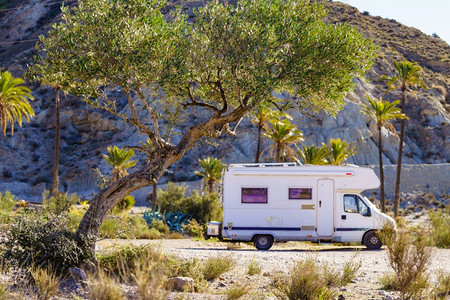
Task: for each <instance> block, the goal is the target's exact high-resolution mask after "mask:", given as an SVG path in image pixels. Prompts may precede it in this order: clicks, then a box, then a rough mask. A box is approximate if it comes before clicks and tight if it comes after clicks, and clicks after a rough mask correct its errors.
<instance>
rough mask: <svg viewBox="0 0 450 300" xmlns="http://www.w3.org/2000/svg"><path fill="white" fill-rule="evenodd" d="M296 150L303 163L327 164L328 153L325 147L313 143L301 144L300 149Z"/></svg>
mask: <svg viewBox="0 0 450 300" xmlns="http://www.w3.org/2000/svg"><path fill="white" fill-rule="evenodd" d="M297 152H298V155H299V156H300V158H301V159H302V161H303V163H304V164H310V165H326V164H328V161H327V159H326V157H327V154H328V149H327V148H324V147H316V146H315V145H312V146H306V145H303V147H302V149H301V150H300V149H299V148H297Z"/></svg>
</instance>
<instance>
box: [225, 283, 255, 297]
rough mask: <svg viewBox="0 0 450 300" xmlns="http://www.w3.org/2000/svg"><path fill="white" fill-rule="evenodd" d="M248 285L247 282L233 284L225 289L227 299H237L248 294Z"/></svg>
mask: <svg viewBox="0 0 450 300" xmlns="http://www.w3.org/2000/svg"><path fill="white" fill-rule="evenodd" d="M249 291H250V287H249V285H247V284H235V285H233V286H232V287H231V288H229V289H228V291H227V296H228V300H235V299H239V298H241V297H242V296H244V295H246V294H248V293H249Z"/></svg>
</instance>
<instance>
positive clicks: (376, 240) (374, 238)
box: [370, 236, 378, 245]
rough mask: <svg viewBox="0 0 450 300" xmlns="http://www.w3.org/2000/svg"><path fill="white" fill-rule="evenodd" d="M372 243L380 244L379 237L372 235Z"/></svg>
mask: <svg viewBox="0 0 450 300" xmlns="http://www.w3.org/2000/svg"><path fill="white" fill-rule="evenodd" d="M370 243H371V244H372V245H376V244H378V238H377V237H376V236H373V237H371V238H370Z"/></svg>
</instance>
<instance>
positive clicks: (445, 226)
mask: <svg viewBox="0 0 450 300" xmlns="http://www.w3.org/2000/svg"><path fill="white" fill-rule="evenodd" d="M428 217H429V218H430V220H431V225H432V229H431V239H432V241H433V245H434V246H436V247H438V248H445V249H448V248H450V206H448V205H447V206H446V207H445V209H444V210H436V211H428Z"/></svg>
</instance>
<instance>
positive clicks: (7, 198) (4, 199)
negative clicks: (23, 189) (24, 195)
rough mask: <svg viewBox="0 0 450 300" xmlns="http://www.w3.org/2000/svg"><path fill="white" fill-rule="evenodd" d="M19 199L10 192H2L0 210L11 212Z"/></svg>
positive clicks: (0, 194) (0, 193)
mask: <svg viewBox="0 0 450 300" xmlns="http://www.w3.org/2000/svg"><path fill="white" fill-rule="evenodd" d="M16 202H17V199H16V198H15V197H14V195H13V194H11V192H10V191H6V192H5V193H2V192H0V210H2V211H5V212H10V211H12V210H13V208H14V206H16Z"/></svg>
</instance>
